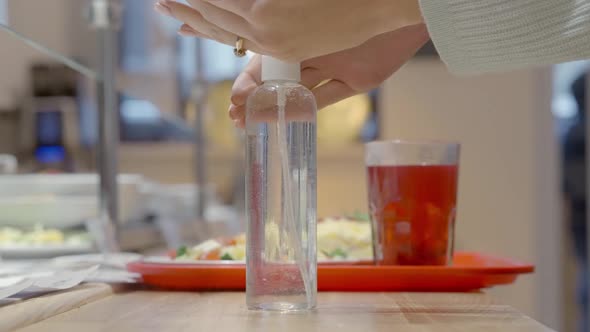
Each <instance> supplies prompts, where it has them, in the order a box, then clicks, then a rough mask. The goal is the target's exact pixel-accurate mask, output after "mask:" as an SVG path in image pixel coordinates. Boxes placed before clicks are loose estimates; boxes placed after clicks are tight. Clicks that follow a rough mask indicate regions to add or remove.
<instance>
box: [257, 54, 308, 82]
mask: <svg viewBox="0 0 590 332" xmlns="http://www.w3.org/2000/svg"><path fill="white" fill-rule="evenodd" d="M261 78H262V81H263V82H266V81H272V80H284V81H295V82H299V81H300V80H301V65H300V64H299V63H289V62H284V61H281V60H278V59H275V58H273V57H270V56H266V55H263V56H262V73H261Z"/></svg>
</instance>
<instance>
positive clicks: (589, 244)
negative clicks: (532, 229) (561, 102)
mask: <svg viewBox="0 0 590 332" xmlns="http://www.w3.org/2000/svg"><path fill="white" fill-rule="evenodd" d="M585 73H587V74H586V77H585V81H586V84H585V86H586V94H585V96H584V105H583V107H584V108H586V109H585V110H584V112H586V113H585V114H586V116H585V119H586V130H585V132H584V141H585V143H586V160H585V163H586V262H585V264H584V266H583V268H584V269H586V273H584V276H585V277H586V278H589V276H590V273H588V270H589V269H590V267H589V266H588V263H589V262H588V259H589V258H590V213H588V207H589V206H590V195H588V193H590V176H589V175H590V163H589V162H588V161H590V140H589V139H588V134H589V133H590V103H588V97H590V84H589V83H590V80H589V79H588V73H590V71H588V69H585ZM588 284H590V280H586V285H588ZM586 296H587V297H588V298H589V299H590V287H587V289H586ZM588 320H590V305H587V307H586V317H585V319H584V321H585V322H586V323H588ZM586 328H588V326H586Z"/></svg>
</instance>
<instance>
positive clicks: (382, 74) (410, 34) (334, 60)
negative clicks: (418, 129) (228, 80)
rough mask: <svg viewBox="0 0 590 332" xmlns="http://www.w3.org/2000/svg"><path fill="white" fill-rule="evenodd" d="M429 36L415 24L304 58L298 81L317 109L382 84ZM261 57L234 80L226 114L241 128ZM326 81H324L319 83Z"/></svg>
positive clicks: (258, 74)
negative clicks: (312, 95) (342, 48)
mask: <svg viewBox="0 0 590 332" xmlns="http://www.w3.org/2000/svg"><path fill="white" fill-rule="evenodd" d="M428 39H429V36H428V32H427V30H426V27H425V26H424V25H423V24H417V25H413V26H409V27H405V28H402V29H399V30H397V31H393V32H388V33H384V34H381V35H379V36H377V37H374V38H372V39H370V40H368V41H367V42H365V43H364V44H362V45H360V46H358V47H355V48H352V49H348V50H345V51H341V52H337V53H334V54H329V55H325V56H321V57H317V58H314V59H310V60H307V61H304V62H303V63H302V64H301V84H303V85H305V86H306V87H307V88H309V89H311V90H312V92H313V93H314V95H315V97H316V100H317V104H318V109H321V108H323V107H326V106H328V105H330V104H333V103H336V102H338V101H340V100H342V99H345V98H348V97H350V96H353V95H356V94H359V93H363V92H367V91H369V90H371V89H373V88H375V87H377V86H379V84H381V83H382V82H383V81H384V80H386V79H387V78H388V77H389V76H391V75H392V74H393V73H394V72H396V71H397V70H398V69H399V68H400V67H401V66H402V65H403V64H404V63H406V61H408V60H409V59H410V58H411V57H412V56H413V55H414V54H415V53H416V51H418V49H420V47H422V46H423V45H424V44H425V43H426V41H428ZM260 63H261V60H260V56H259V55H256V56H255V57H254V58H252V60H251V61H250V63H249V64H248V66H246V68H245V69H244V71H243V72H242V73H241V74H240V75H239V76H238V78H237V79H236V81H235V83H234V87H233V90H232V97H231V102H232V104H231V106H230V108H229V115H230V117H231V118H232V119H233V120H234V123H235V125H236V126H237V127H242V128H243V127H244V124H245V123H244V122H245V108H246V99H247V98H248V95H249V94H250V93H251V92H252V91H253V90H254V89H255V88H256V87H257V86H258V85H259V84H261V82H260ZM324 81H328V82H327V83H325V84H322V85H319V86H318V84H320V83H322V82H324Z"/></svg>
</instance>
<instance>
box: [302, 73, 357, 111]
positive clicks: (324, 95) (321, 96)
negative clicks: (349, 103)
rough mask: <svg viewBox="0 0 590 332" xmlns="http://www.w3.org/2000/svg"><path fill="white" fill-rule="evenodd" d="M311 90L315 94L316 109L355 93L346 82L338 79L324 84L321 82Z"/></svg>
mask: <svg viewBox="0 0 590 332" xmlns="http://www.w3.org/2000/svg"><path fill="white" fill-rule="evenodd" d="M312 92H313V94H314V95H315V99H316V103H317V105H318V110H319V109H322V108H324V107H326V106H329V105H332V104H334V103H337V102H339V101H341V100H343V99H346V98H348V97H352V96H354V95H356V94H357V92H356V91H355V90H354V89H352V88H351V87H350V86H348V85H347V84H346V83H344V82H342V81H338V80H331V81H329V82H328V83H326V84H322V85H320V86H318V87H317V88H315V89H313V90H312Z"/></svg>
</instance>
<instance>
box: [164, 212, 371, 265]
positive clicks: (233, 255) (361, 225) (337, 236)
mask: <svg viewBox="0 0 590 332" xmlns="http://www.w3.org/2000/svg"><path fill="white" fill-rule="evenodd" d="M277 231H278V230H275V232H273V230H272V229H267V232H269V234H267V237H268V236H272V234H273V233H277ZM276 236H278V233H277V234H276ZM317 250H318V260H319V261H339V260H355V261H356V260H371V259H373V248H372V238H371V224H370V223H369V222H368V221H359V220H353V219H350V218H326V219H322V220H321V221H320V222H318V225H317ZM173 256H175V257H174V258H175V259H176V260H234V261H243V260H245V259H246V236H245V234H241V235H238V236H236V237H234V238H220V239H211V240H207V241H205V242H202V243H200V244H198V245H196V246H194V247H192V248H187V247H181V248H179V249H178V250H177V251H176V253H175V254H174V255H173Z"/></svg>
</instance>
